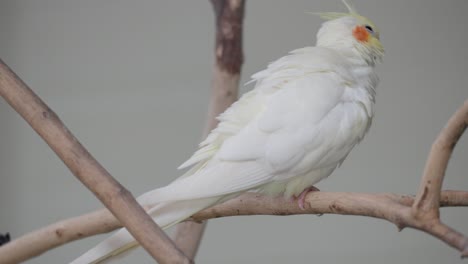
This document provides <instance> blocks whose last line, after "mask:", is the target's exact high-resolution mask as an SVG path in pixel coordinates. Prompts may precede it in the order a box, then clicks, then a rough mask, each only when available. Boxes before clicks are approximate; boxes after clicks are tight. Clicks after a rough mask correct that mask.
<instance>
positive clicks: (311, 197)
mask: <svg viewBox="0 0 468 264" xmlns="http://www.w3.org/2000/svg"><path fill="white" fill-rule="evenodd" d="M442 197H443V199H442V200H441V202H440V206H443V207H453V206H468V192H466V191H443V192H442ZM413 201H414V197H413V196H409V195H397V194H362V193H339V192H311V193H309V194H308V195H307V197H306V203H305V205H306V207H305V210H302V209H300V208H299V207H298V205H297V202H295V201H291V200H285V199H283V198H281V197H277V198H273V197H268V196H260V195H258V194H254V193H246V194H243V195H241V196H239V197H237V198H235V199H232V200H229V201H227V202H225V203H223V204H220V205H217V206H214V207H212V208H208V209H206V210H203V211H201V212H199V213H197V214H195V215H193V216H192V217H191V218H190V220H193V221H194V222H201V221H204V220H207V219H213V218H220V217H228V216H245V215H277V216H285V215H296V214H342V215H360V216H370V217H375V218H381V219H385V220H388V221H390V222H392V223H394V224H396V225H397V226H399V225H401V223H402V221H408V220H407V219H408V215H409V214H410V208H411V205H412V204H413ZM147 209H148V208H147ZM187 223H193V222H192V221H187ZM120 227H121V225H120V223H119V221H118V220H117V219H116V218H115V217H113V216H112V214H111V213H110V212H109V211H108V210H106V209H101V210H98V211H95V212H92V213H89V214H85V215H82V216H78V217H74V218H70V219H67V220H63V221H60V222H57V223H54V224H51V225H49V226H47V227H44V228H42V229H39V230H37V231H34V232H31V233H29V234H26V235H24V236H22V237H20V238H18V239H16V240H13V241H11V242H10V243H8V244H6V245H4V246H2V247H0V263H8V262H3V261H5V260H21V261H23V260H26V259H27V258H31V257H33V256H37V255H40V254H42V253H44V252H46V251H48V250H50V249H53V248H55V247H58V246H60V245H63V244H66V243H68V242H71V241H74V240H78V239H82V238H85V237H88V236H93V235H97V234H102V233H108V232H111V231H113V230H115V229H117V228H120ZM415 228H417V229H420V230H422V231H425V232H428V233H430V234H432V235H434V236H436V237H438V238H439V239H441V240H443V241H445V239H446V238H445V237H443V236H442V237H440V232H439V233H435V232H432V233H431V232H429V231H428V230H430V229H428V228H427V227H422V226H421V227H419V226H418V227H415ZM57 233H60V234H61V236H58V235H57ZM447 240H449V238H447ZM449 244H450V243H449ZM25 256H26V257H27V258H25ZM11 262H12V261H10V263H11Z"/></svg>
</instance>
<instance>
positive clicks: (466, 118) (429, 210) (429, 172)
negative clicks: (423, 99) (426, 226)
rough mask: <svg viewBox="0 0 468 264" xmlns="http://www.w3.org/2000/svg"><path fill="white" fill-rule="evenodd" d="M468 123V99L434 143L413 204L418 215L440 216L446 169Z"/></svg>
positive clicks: (427, 216)
mask: <svg viewBox="0 0 468 264" xmlns="http://www.w3.org/2000/svg"><path fill="white" fill-rule="evenodd" d="M467 125H468V100H466V101H465V103H464V104H463V106H462V107H460V108H459V109H458V110H457V112H455V114H454V115H453V116H452V117H451V118H450V120H449V121H448V123H447V125H446V126H445V128H444V129H443V130H442V131H441V133H440V134H439V136H438V137H437V139H436V140H435V141H434V143H433V144H432V148H431V151H430V153H429V157H428V159H427V162H426V167H425V169H424V174H423V177H422V179H421V183H420V186H419V191H418V194H417V196H416V202H415V203H414V205H413V211H414V214H417V215H418V217H426V218H434V217H436V218H438V217H439V201H440V191H441V190H442V183H443V181H444V176H445V171H446V169H447V165H448V162H449V160H450V156H451V155H452V152H453V149H454V148H455V146H456V144H457V142H458V140H459V139H460V137H461V135H463V132H464V131H465V129H466V126H467Z"/></svg>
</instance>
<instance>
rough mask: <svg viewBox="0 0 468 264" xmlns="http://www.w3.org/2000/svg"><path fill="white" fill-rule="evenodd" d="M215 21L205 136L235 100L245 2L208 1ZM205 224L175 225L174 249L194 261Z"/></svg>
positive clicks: (240, 57) (241, 59) (241, 60)
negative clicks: (211, 74)
mask: <svg viewBox="0 0 468 264" xmlns="http://www.w3.org/2000/svg"><path fill="white" fill-rule="evenodd" d="M210 2H211V4H212V5H213V10H214V13H215V17H216V43H215V57H216V63H215V67H214V70H213V79H212V82H211V88H212V91H211V98H210V107H209V110H208V116H207V123H206V126H205V131H204V133H203V134H204V136H205V137H206V136H207V134H208V133H209V132H210V131H211V130H212V129H213V128H215V127H216V125H217V123H218V120H217V119H216V117H217V116H218V115H219V114H221V113H222V112H224V110H226V108H228V107H229V106H230V105H231V104H232V103H233V102H234V101H235V100H236V99H237V93H238V87H239V80H240V71H241V66H242V63H243V53H242V21H243V16H244V0H210ZM205 225H206V223H196V222H184V223H181V224H179V225H177V228H176V232H175V235H174V241H175V243H176V245H177V246H178V247H179V248H180V249H181V250H182V251H183V252H184V253H185V255H187V256H188V257H189V258H191V259H194V258H195V255H196V253H197V250H198V246H199V244H200V241H201V237H202V236H203V231H204V229H205Z"/></svg>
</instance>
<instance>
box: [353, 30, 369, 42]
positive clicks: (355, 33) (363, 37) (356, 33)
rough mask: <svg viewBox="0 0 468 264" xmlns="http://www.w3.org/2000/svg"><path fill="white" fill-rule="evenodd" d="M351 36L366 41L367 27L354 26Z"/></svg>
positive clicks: (367, 38) (367, 35) (367, 36)
mask: <svg viewBox="0 0 468 264" xmlns="http://www.w3.org/2000/svg"><path fill="white" fill-rule="evenodd" d="M353 36H354V38H356V39H357V40H358V41H361V42H367V41H368V40H369V32H367V29H366V28H365V27H362V26H357V27H355V28H354V30H353Z"/></svg>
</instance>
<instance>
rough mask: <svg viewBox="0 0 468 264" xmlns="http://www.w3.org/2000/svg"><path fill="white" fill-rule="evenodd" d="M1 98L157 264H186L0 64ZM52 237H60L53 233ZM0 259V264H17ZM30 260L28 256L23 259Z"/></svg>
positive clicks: (126, 193) (44, 107) (135, 205)
mask: <svg viewBox="0 0 468 264" xmlns="http://www.w3.org/2000/svg"><path fill="white" fill-rule="evenodd" d="M0 95H1V96H2V97H3V98H4V99H5V100H6V101H7V102H8V103H9V104H10V105H11V106H12V107H13V108H14V109H15V110H16V111H17V112H18V113H19V114H20V115H21V116H22V117H23V118H24V119H25V120H26V121H27V122H28V123H29V125H31V127H32V128H33V129H34V130H35V131H36V132H37V133H38V134H39V135H40V136H41V137H42V138H43V139H44V141H45V142H46V143H47V144H48V145H49V146H50V147H51V148H52V150H54V152H55V153H56V154H57V156H59V157H60V159H61V160H62V161H63V162H64V163H65V165H67V167H68V168H69V169H70V171H71V172H72V173H73V174H74V175H75V176H76V177H77V178H78V179H79V180H80V181H81V182H82V183H83V184H84V185H85V186H86V187H87V188H88V189H89V190H91V191H92V192H93V193H94V195H96V197H97V198H99V200H100V201H101V202H102V203H103V204H104V205H105V206H106V207H107V208H109V210H110V211H111V212H112V213H113V214H114V215H115V217H117V219H119V220H120V221H121V222H122V223H123V225H124V226H125V227H127V228H128V230H129V231H130V233H131V234H132V235H133V236H134V237H135V238H136V239H137V240H138V241H139V242H140V243H141V245H143V247H144V248H145V249H146V250H147V251H148V253H150V254H151V256H153V258H154V259H156V260H158V261H159V262H160V263H189V262H190V260H189V259H187V257H185V256H184V254H183V253H182V252H181V251H180V250H179V249H177V247H175V245H174V244H173V243H172V241H171V240H170V239H169V237H167V235H166V234H165V233H164V232H163V231H162V230H161V229H160V228H159V227H158V226H157V225H156V223H155V222H154V221H153V220H152V219H151V217H150V216H149V215H147V214H146V212H145V211H144V210H143V208H141V206H140V205H139V204H138V203H137V201H136V200H135V199H134V198H133V196H132V195H131V193H130V192H129V191H128V190H126V189H125V188H124V187H123V186H122V185H121V184H120V183H119V182H117V181H116V180H115V179H114V178H113V177H112V176H111V175H110V174H109V172H107V170H106V169H104V167H102V166H101V165H100V164H99V163H98V161H97V160H96V159H94V157H93V156H92V155H91V154H90V153H89V152H88V151H87V150H86V149H85V148H84V147H83V146H82V145H81V144H80V142H79V141H78V140H77V139H76V138H75V137H74V136H73V134H72V133H71V132H70V131H69V130H68V129H67V127H66V126H65V125H64V124H63V123H62V121H61V120H60V119H59V117H58V116H57V115H56V114H55V113H54V112H53V111H52V110H51V109H50V108H49V107H48V106H47V105H46V104H45V103H44V102H43V101H42V100H41V99H40V98H39V97H38V96H37V95H36V94H35V93H34V92H33V91H32V90H31V89H30V88H29V87H28V86H27V85H26V84H25V83H24V82H23V81H22V80H21V79H20V78H19V77H18V76H17V75H16V74H15V73H14V72H13V71H11V70H10V68H8V66H7V65H6V64H5V63H3V61H2V60H0ZM55 236H57V237H61V236H63V233H62V232H61V231H60V230H56V232H55ZM7 255H8V254H2V255H0V263H18V262H20V261H22V260H24V259H10V260H7V259H9V258H8V256H7ZM24 257H29V256H24Z"/></svg>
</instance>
